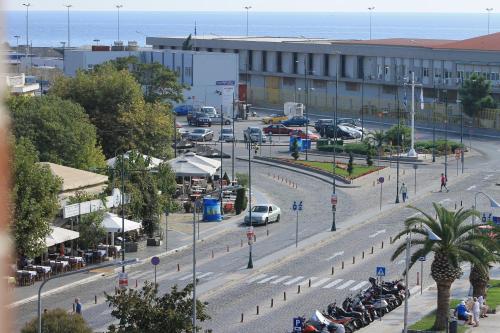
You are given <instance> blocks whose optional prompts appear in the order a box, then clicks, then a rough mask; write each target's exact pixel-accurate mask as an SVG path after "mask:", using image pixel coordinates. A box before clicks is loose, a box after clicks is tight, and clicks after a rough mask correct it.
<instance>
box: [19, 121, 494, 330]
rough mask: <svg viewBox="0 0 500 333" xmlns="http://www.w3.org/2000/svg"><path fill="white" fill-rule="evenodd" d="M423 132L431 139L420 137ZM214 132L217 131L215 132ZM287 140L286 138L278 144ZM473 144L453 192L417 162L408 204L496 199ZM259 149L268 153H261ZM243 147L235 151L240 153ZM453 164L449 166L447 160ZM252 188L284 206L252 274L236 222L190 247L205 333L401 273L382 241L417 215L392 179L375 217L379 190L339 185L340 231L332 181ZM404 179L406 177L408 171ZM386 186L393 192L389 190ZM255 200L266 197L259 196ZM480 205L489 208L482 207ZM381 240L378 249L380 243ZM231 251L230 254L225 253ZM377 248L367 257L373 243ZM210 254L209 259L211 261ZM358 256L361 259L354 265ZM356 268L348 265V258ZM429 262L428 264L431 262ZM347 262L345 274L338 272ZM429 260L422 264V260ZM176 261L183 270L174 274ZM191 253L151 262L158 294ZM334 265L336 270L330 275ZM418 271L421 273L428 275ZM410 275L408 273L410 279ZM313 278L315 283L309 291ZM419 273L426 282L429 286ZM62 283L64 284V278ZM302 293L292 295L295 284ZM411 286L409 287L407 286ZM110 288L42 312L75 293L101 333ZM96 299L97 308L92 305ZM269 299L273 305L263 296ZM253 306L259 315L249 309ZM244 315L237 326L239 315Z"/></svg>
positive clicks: (265, 322)
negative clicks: (380, 274)
mask: <svg viewBox="0 0 500 333" xmlns="http://www.w3.org/2000/svg"><path fill="white" fill-rule="evenodd" d="M246 126H248V123H243V122H241V123H240V122H238V123H236V126H235V127H236V128H237V130H236V133H241V131H242V129H243V128H245V127H246ZM423 135H428V133H427V134H426V133H425V132H424V134H423ZM216 136H217V134H216ZM284 139H285V138H284ZM474 148H476V149H478V150H480V151H481V152H482V153H484V155H477V157H475V158H474V159H467V160H466V166H467V167H466V175H464V176H460V177H459V178H457V179H454V176H453V175H452V174H451V172H450V182H451V184H450V185H451V186H450V190H451V191H450V192H449V193H436V187H437V185H436V184H437V183H436V182H437V180H436V179H437V176H436V175H439V173H440V172H441V170H442V169H443V165H442V164H440V163H436V164H435V165H432V164H431V165H424V166H421V168H420V169H419V180H418V181H419V188H420V192H419V194H418V196H417V197H414V196H412V195H411V194H410V195H411V196H412V201H411V204H412V205H416V206H418V207H420V208H423V209H426V210H429V209H430V208H431V204H432V202H441V203H443V204H445V205H448V206H449V207H450V208H452V207H454V204H455V203H458V204H459V203H460V201H462V202H463V203H464V204H465V205H468V206H470V205H471V202H472V201H473V196H474V193H475V191H478V190H484V191H488V192H489V193H496V194H497V197H500V195H499V194H498V193H499V188H498V187H496V186H495V181H494V180H498V179H499V173H498V171H499V169H498V165H499V163H498V162H499V159H500V158H499V155H500V154H498V149H499V146H498V143H497V142H493V141H489V140H474ZM226 149H228V150H230V149H231V144H224V150H226ZM281 150H283V147H274V148H273V147H271V153H272V154H277V153H278V152H279V151H281ZM262 153H263V154H264V153H265V150H263V152H262ZM246 154H247V150H246V149H245V147H244V145H242V144H237V145H236V155H238V156H245V155H246ZM453 162H454V161H453ZM247 165H248V164H247V163H246V162H244V161H239V160H236V161H235V170H236V171H237V172H247ZM223 167H224V168H225V169H227V170H228V174H230V172H229V170H230V168H231V160H230V159H225V160H224V164H223ZM252 174H253V177H252V186H253V187H254V189H255V190H256V192H257V191H258V192H263V193H265V197H266V198H267V199H268V200H270V201H272V202H274V203H275V204H277V205H278V206H280V207H281V209H282V212H283V213H282V214H283V216H282V218H281V222H280V223H276V224H271V225H269V226H268V230H269V236H268V235H267V229H266V227H258V228H256V234H257V242H256V243H255V244H254V247H253V249H254V252H253V255H254V258H253V259H254V269H253V270H247V269H246V265H247V262H248V246H247V245H246V244H245V243H244V245H243V247H241V241H242V240H245V227H244V226H242V225H240V224H239V223H237V222H236V223H234V225H232V226H230V227H227V228H225V229H224V230H223V231H221V233H220V234H218V235H215V236H214V237H212V238H210V239H209V240H206V241H202V242H200V243H199V244H198V245H197V268H198V269H197V276H198V278H199V285H198V295H200V298H201V299H202V300H204V301H208V302H209V305H208V311H209V313H210V315H211V316H212V319H211V320H210V321H208V322H206V323H203V324H202V326H203V328H206V329H208V328H211V329H213V330H214V332H235V331H237V332H256V331H269V332H284V331H285V330H286V329H290V328H291V318H292V317H293V316H295V315H298V314H306V315H310V314H312V312H313V310H314V309H316V308H319V309H322V308H325V307H326V305H327V304H328V303H329V302H331V301H332V300H334V299H337V300H339V301H342V300H343V298H344V297H345V296H346V295H347V294H349V293H353V292H356V291H357V290H359V289H361V288H364V287H366V284H363V282H366V281H367V279H368V277H369V276H373V275H374V270H375V267H376V266H386V267H387V271H388V278H391V279H392V278H396V277H399V276H400V275H401V273H402V270H403V266H404V265H403V263H402V262H401V259H399V258H398V259H397V260H396V261H394V262H392V263H391V262H390V260H389V257H390V255H391V254H392V251H393V250H394V248H395V245H389V244H388V243H389V237H391V236H393V235H395V234H396V233H397V232H398V231H400V230H401V229H402V226H403V224H402V221H403V220H404V219H405V218H406V217H408V216H410V215H412V214H414V211H412V210H411V209H409V208H405V206H403V205H401V204H400V205H399V206H398V207H395V205H394V204H393V202H394V194H395V193H394V192H395V191H394V186H395V185H394V182H392V183H390V184H389V183H388V184H387V190H386V191H385V192H384V193H383V203H384V206H385V207H384V210H383V211H382V212H379V207H378V202H379V191H378V188H372V187H371V186H364V187H361V188H358V189H337V194H338V195H339V206H338V210H337V227H338V231H337V232H335V233H332V232H330V231H329V229H330V226H331V221H332V213H331V206H330V203H329V197H330V194H331V185H328V184H326V183H325V182H322V181H319V180H315V179H313V178H311V177H307V176H300V175H299V174H297V173H294V172H290V171H284V170H280V169H277V168H272V167H268V166H262V165H258V164H253V166H252ZM273 175H280V177H285V178H287V179H290V180H293V181H294V182H295V183H297V188H292V187H291V186H289V185H287V184H285V183H282V182H281V181H277V180H276V179H275V178H273ZM405 177H406V178H405V179H408V180H407V181H408V183H410V182H411V179H412V174H411V173H409V172H407V173H406V176H405ZM391 187H392V188H393V189H391ZM257 200H264V199H262V198H259V199H257ZM294 200H301V201H303V202H304V211H303V212H302V213H301V214H300V215H299V237H300V243H299V248H298V249H296V248H295V226H296V225H295V223H296V215H295V214H294V213H293V212H292V211H291V209H290V207H291V204H292V203H293V201H294ZM482 205H483V206H480V207H482V208H486V207H485V206H484V203H482ZM382 241H384V244H385V246H384V249H381V242H382ZM228 246H229V252H227V247H228ZM372 246H373V247H374V254H373V255H372V254H369V252H371V247H372ZM212 251H213V253H214V256H213V258H212ZM362 251H365V259H364V260H362V259H361V254H362ZM353 256H355V257H356V264H354V265H353V264H352V257H353ZM429 259H430V258H429ZM342 261H344V263H345V269H344V270H342V269H341V262H342ZM429 261H430V260H428V261H427V262H426V264H428V263H429ZM177 264H179V265H180V267H181V271H180V272H177V269H176V267H177ZM191 265H192V252H191V250H190V248H188V249H186V250H183V251H179V252H178V253H175V254H172V255H170V256H168V257H166V258H165V259H162V262H161V263H160V265H159V266H158V272H157V281H158V283H159V285H160V290H161V291H162V292H166V291H168V290H169V289H170V287H171V286H173V285H174V284H177V285H180V286H183V285H186V284H187V283H189V282H190V280H191V278H192V276H191V271H190V270H191ZM332 266H333V267H334V270H335V274H334V275H333V276H332V275H331V268H332ZM128 271H129V280H130V281H131V282H132V285H133V284H134V281H135V280H136V279H137V280H138V283H139V285H140V284H141V283H143V282H144V280H146V279H148V280H152V279H153V270H152V267H151V265H150V264H147V263H146V264H141V265H137V266H135V267H133V268H131V269H129V270H128ZM428 271H429V269H428V267H427V266H426V267H424V272H428ZM415 276H416V271H415V269H414V270H413V272H411V273H410V277H411V278H412V280H414V279H415ZM309 279H311V283H312V287H311V288H309V287H308V283H309ZM429 282H430V279H429V278H428V276H427V275H426V278H424V283H429ZM65 283H68V282H65ZM298 284H300V285H301V293H300V294H297V285H298ZM414 284H415V282H414V281H412V283H410V285H411V286H412V285H414ZM116 285H117V277H116V275H114V274H112V275H110V276H107V277H101V278H98V279H97V280H95V281H93V282H91V283H85V284H81V285H75V286H72V287H71V288H68V289H65V290H63V291H60V292H58V291H57V290H55V291H53V292H52V294H50V295H46V296H44V299H43V302H44V303H43V304H44V305H43V307H44V308H55V307H62V308H64V309H68V310H69V309H71V305H72V301H73V299H74V297H80V298H81V299H82V301H83V304H84V317H85V319H86V320H87V321H88V322H89V323H90V324H91V325H92V327H93V328H95V329H96V331H104V330H105V328H106V327H107V326H108V325H109V323H110V322H112V320H113V318H112V317H111V315H110V312H111V309H110V308H109V307H108V305H107V304H106V303H105V302H104V298H103V292H108V293H112V292H113V290H114V288H115V286H116ZM60 286H61V285H60V284H59V283H58V282H57V281H54V282H50V283H49V284H48V286H47V289H46V290H54V288H57V287H60ZM283 292H287V301H286V302H285V301H282V299H283ZM94 295H97V297H98V302H97V304H93V303H94ZM271 298H274V301H275V303H274V307H273V308H272V309H271V308H270V306H269V305H270V300H271ZM257 305H258V306H260V315H259V316H257V315H256V314H255V312H256V306H257ZM16 312H17V313H16V315H17V321H16V323H17V325H16V329H17V330H19V329H20V327H22V324H23V323H24V322H25V321H27V320H29V319H30V318H33V317H34V316H35V314H36V302H28V303H26V304H23V305H21V306H20V307H18V308H16ZM241 313H244V317H245V320H244V323H243V324H241V323H240V322H239V321H240V316H241Z"/></svg>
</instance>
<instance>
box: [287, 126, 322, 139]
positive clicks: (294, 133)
mask: <svg viewBox="0 0 500 333" xmlns="http://www.w3.org/2000/svg"><path fill="white" fill-rule="evenodd" d="M290 136H298V137H299V138H301V139H305V138H306V131H304V130H301V129H298V130H292V131H291V132H290ZM307 139H309V140H311V141H318V140H319V139H320V136H319V135H318V134H316V133H313V132H311V131H307Z"/></svg>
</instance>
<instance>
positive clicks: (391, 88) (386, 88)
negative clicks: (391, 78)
mask: <svg viewBox="0 0 500 333" xmlns="http://www.w3.org/2000/svg"><path fill="white" fill-rule="evenodd" d="M382 92H383V93H384V94H391V95H393V94H395V93H396V87H394V86H382Z"/></svg>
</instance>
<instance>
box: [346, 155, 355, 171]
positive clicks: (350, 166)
mask: <svg viewBox="0 0 500 333" xmlns="http://www.w3.org/2000/svg"><path fill="white" fill-rule="evenodd" d="M353 171H354V157H353V156H352V153H349V162H348V163H347V172H348V173H349V177H351V176H352V172H353Z"/></svg>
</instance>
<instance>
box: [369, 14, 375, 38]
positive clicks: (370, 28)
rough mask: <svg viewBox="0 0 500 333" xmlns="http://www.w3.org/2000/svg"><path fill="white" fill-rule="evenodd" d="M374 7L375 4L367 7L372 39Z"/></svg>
mask: <svg viewBox="0 0 500 333" xmlns="http://www.w3.org/2000/svg"><path fill="white" fill-rule="evenodd" d="M374 9H375V6H371V7H368V11H369V12H370V40H372V11H373V10H374Z"/></svg>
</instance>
